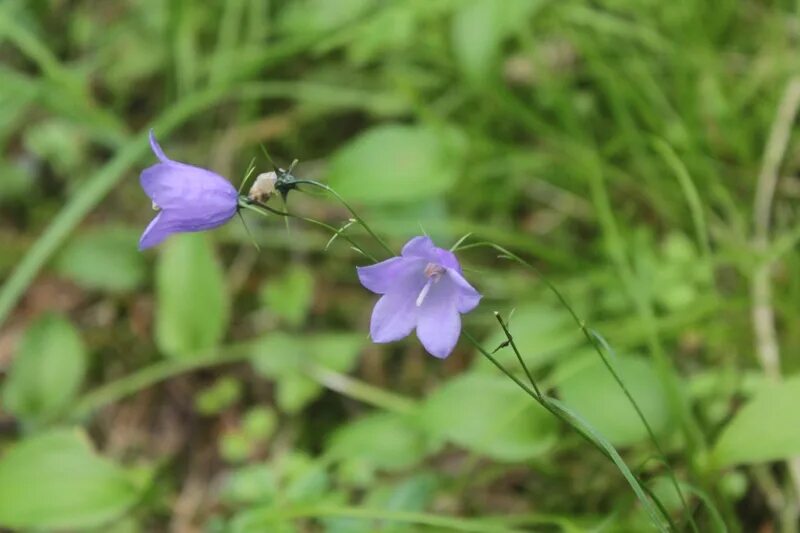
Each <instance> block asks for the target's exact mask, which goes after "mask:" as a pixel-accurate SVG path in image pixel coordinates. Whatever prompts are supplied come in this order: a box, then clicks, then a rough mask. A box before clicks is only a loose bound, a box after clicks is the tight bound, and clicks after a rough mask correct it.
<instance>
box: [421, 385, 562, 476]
mask: <svg viewBox="0 0 800 533" xmlns="http://www.w3.org/2000/svg"><path fill="white" fill-rule="evenodd" d="M420 421H421V423H422V424H423V425H424V426H425V428H426V429H427V430H428V431H429V432H431V433H432V434H435V435H439V436H441V437H442V438H445V439H447V440H449V441H451V442H453V443H455V444H458V445H459V446H462V447H464V448H466V449H468V450H472V451H475V452H477V453H481V454H484V455H486V456H488V457H491V458H493V459H497V460H499V461H509V462H511V461H524V460H526V459H531V458H534V457H537V456H540V455H542V454H544V453H546V452H547V451H548V450H550V449H551V448H552V447H553V445H554V444H555V442H556V421H555V420H554V419H553V417H552V416H551V415H550V414H548V413H547V412H546V411H545V410H544V409H542V408H541V407H540V406H539V405H538V404H536V403H534V402H533V401H531V399H530V398H529V397H528V396H526V395H525V394H523V393H522V392H521V391H520V390H519V389H517V388H516V387H515V386H514V384H513V383H510V382H509V381H508V379H506V378H504V377H502V376H498V375H484V374H464V375H461V376H458V377H455V378H453V379H451V380H449V381H448V382H447V383H445V384H444V385H442V387H441V388H440V389H439V390H437V391H436V392H434V393H433V394H431V395H430V396H429V397H428V398H427V399H426V400H425V403H424V404H423V406H422V410H421V413H420Z"/></svg>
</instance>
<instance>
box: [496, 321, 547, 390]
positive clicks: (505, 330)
mask: <svg viewBox="0 0 800 533" xmlns="http://www.w3.org/2000/svg"><path fill="white" fill-rule="evenodd" d="M494 317H495V318H496V319H497V322H499V323H500V327H501V328H503V333H504V334H505V336H506V339H508V344H509V345H510V346H511V349H512V350H513V351H514V354H515V355H516V356H517V361H519V364H520V366H522V369H523V370H524V371H525V375H526V376H528V381H530V382H531V386H532V387H533V390H534V391H536V395H537V396H538V397H539V399H540V400H543V399H544V397H543V396H542V392H541V391H540V390H539V386H538V385H536V380H535V379H533V374H531V371H530V370H529V369H528V365H527V364H526V363H525V359H523V358H522V354H520V352H519V349H518V348H517V344H516V342H514V337H513V336H512V335H511V332H510V331H509V330H508V326H506V323H505V322H504V321H503V318H502V317H501V316H500V313H498V312H497V311H495V312H494Z"/></svg>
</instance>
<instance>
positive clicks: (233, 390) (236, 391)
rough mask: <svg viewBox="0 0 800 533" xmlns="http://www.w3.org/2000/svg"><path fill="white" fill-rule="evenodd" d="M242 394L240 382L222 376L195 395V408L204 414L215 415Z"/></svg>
mask: <svg viewBox="0 0 800 533" xmlns="http://www.w3.org/2000/svg"><path fill="white" fill-rule="evenodd" d="M241 396H242V384H241V383H240V382H239V381H237V380H236V379H234V378H231V377H227V376H226V377H223V378H220V379H218V380H217V381H216V382H215V383H214V384H213V385H212V386H210V387H208V388H207V389H205V390H203V391H201V392H200V393H199V394H198V395H197V397H195V400H194V405H195V408H196V409H197V410H198V411H199V412H200V413H201V414H204V415H215V414H218V413H220V412H221V411H224V410H225V409H228V408H229V407H231V406H232V405H233V404H235V403H236V402H237V401H239V399H240V398H241Z"/></svg>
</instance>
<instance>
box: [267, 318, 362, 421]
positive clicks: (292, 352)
mask: <svg viewBox="0 0 800 533" xmlns="http://www.w3.org/2000/svg"><path fill="white" fill-rule="evenodd" d="M364 342H365V339H364V337H363V336H361V335H354V334H350V333H320V334H316V335H310V336H309V335H307V336H290V335H286V334H282V333H272V334H270V335H268V336H266V337H264V338H263V339H261V340H259V341H257V342H256V343H254V344H253V347H252V350H253V357H252V363H253V367H254V368H255V370H256V371H257V372H258V373H260V374H262V375H264V376H266V377H269V378H272V379H274V380H275V382H276V384H277V389H278V390H277V398H276V399H277V402H278V406H279V407H280V408H281V409H282V410H283V411H285V412H287V413H296V412H298V411H300V410H301V409H302V408H303V407H305V406H306V405H308V403H310V402H311V401H312V400H314V399H315V398H317V397H318V396H319V395H320V393H321V392H322V386H321V385H320V384H319V383H317V382H316V381H314V380H313V379H311V378H309V377H308V375H307V369H308V368H309V365H320V366H321V367H324V368H326V369H328V370H334V371H336V372H348V371H349V370H350V369H351V368H352V367H353V365H355V363H356V359H357V357H358V354H359V352H360V351H361V347H362V346H363V345H364Z"/></svg>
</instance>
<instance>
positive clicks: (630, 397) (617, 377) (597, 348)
mask: <svg viewBox="0 0 800 533" xmlns="http://www.w3.org/2000/svg"><path fill="white" fill-rule="evenodd" d="M478 247H489V248H493V249H495V250H497V251H499V252H500V253H502V254H503V255H504V256H506V257H507V258H509V259H512V260H514V261H516V262H518V263H519V264H521V265H522V266H525V267H527V268H529V269H530V270H532V271H533V272H534V273H535V274H536V276H537V277H538V278H539V279H540V280H541V281H542V282H543V283H544V284H545V285H546V286H547V288H548V289H549V290H550V291H551V292H552V293H553V294H554V295H555V297H556V298H557V299H558V300H559V302H560V303H561V304H562V306H563V307H564V308H565V309H566V310H567V311H568V312H569V314H570V315H571V316H572V318H573V320H574V321H575V323H576V324H577V325H578V327H579V328H580V330H581V332H582V333H583V335H584V337H586V339H587V340H588V341H589V344H590V345H591V346H592V348H593V349H594V350H595V352H597V354H598V355H599V356H600V360H601V361H602V362H603V365H604V366H605V367H606V369H607V370H608V372H609V373H610V374H611V376H612V377H613V378H614V381H615V382H616V383H617V385H618V386H619V387H620V389H622V391H623V394H625V397H626V398H627V400H628V402H629V403H630V404H631V405H632V406H633V408H634V410H635V411H636V415H637V416H638V418H639V420H641V422H642V424H643V425H644V427H645V430H646V431H647V434H648V436H649V438H650V441H651V442H652V443H653V446H654V447H655V448H656V451H657V453H658V454H659V455H660V456H661V459H662V461H663V462H664V464H665V465H667V472H668V473H669V477H670V480H671V482H672V485H673V487H674V488H675V490H676V492H677V493H678V495H679V497H680V500H681V504H682V506H683V509H684V512H685V513H686V516H687V520H688V521H689V523H690V524H691V525H692V529H693V530H694V531H697V524H696V523H695V521H694V518H693V517H692V516H691V511H690V509H689V506H688V504H687V503H686V499H685V498H684V496H683V492H682V491H681V489H680V485H679V483H678V480H677V478H676V476H675V473H674V471H673V470H672V468H671V467H670V466H669V462H668V461H667V457H666V454H665V453H664V450H663V448H662V447H661V445H660V443H659V441H658V438H657V437H656V434H655V431H653V428H652V426H651V425H650V423H649V422H648V421H647V417H646V416H645V415H644V412H643V411H642V410H641V407H639V403H638V402H637V401H636V399H635V398H634V397H633V395H632V394H631V392H630V390H629V389H628V387H627V386H626V385H625V382H624V381H623V380H622V378H621V377H620V375H619V374H618V373H617V371H616V370H615V369H614V367H613V365H611V363H610V362H609V360H608V358H607V357H606V354H605V352H604V351H603V349H602V348H601V346H600V344H599V343H598V341H597V338H596V337H595V336H594V335H593V334H592V333H591V330H590V329H589V328H588V327H587V326H586V322H585V321H584V320H582V319H581V318H580V317H579V316H578V314H577V312H576V311H575V309H574V308H573V307H572V306H571V305H570V304H569V302H568V301H567V299H566V298H565V297H564V295H563V294H561V291H559V290H558V289H557V288H556V286H555V285H553V284H552V283H551V282H550V281H549V280H548V279H547V278H546V277H545V276H544V274H542V273H541V272H540V271H539V269H537V268H536V267H535V266H533V265H532V264H530V263H529V262H527V261H525V260H524V259H522V258H521V257H519V256H517V255H516V254H514V253H512V252H510V251H509V250H507V249H505V248H503V247H502V246H499V245H497V244H494V243H491V242H479V243H473V244H468V245H465V246H462V247H461V249H462V250H464V249H468V248H478ZM501 325H502V322H501ZM503 330H504V332H507V328H505V327H504V328H503ZM507 337H508V338H509V342H511V335H510V334H508V333H507ZM518 358H519V359H520V360H522V357H521V356H519V354H518ZM523 368H525V367H524V365H523ZM526 372H527V369H526Z"/></svg>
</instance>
